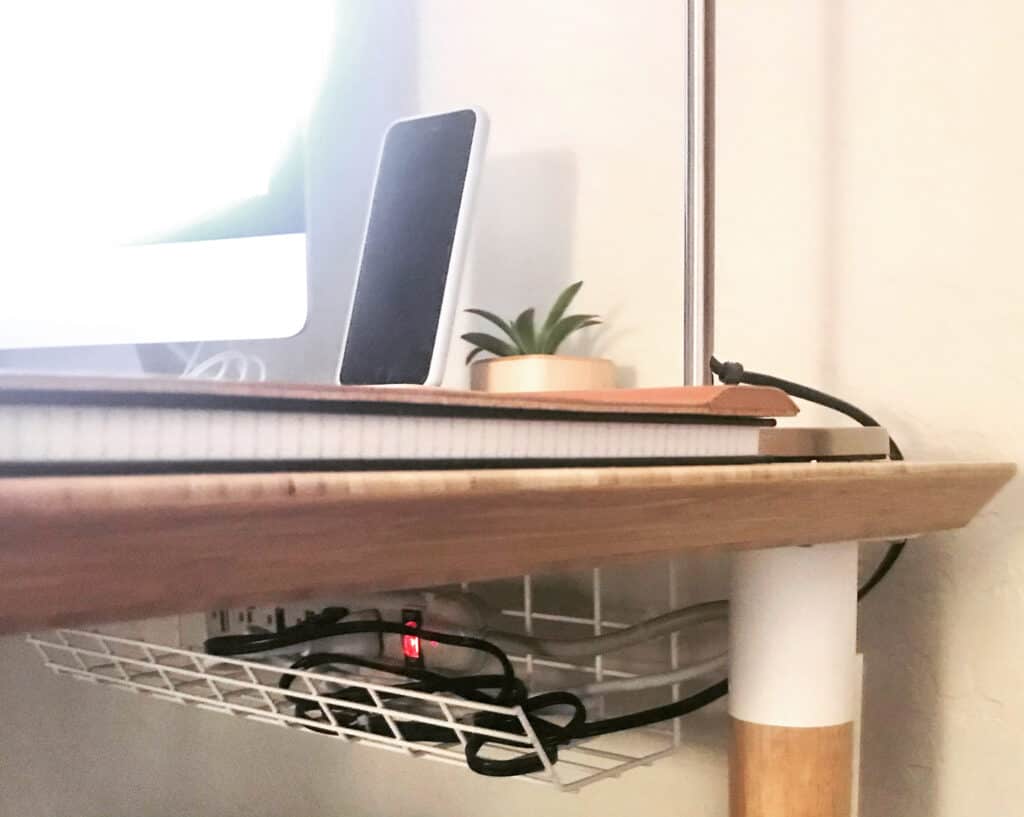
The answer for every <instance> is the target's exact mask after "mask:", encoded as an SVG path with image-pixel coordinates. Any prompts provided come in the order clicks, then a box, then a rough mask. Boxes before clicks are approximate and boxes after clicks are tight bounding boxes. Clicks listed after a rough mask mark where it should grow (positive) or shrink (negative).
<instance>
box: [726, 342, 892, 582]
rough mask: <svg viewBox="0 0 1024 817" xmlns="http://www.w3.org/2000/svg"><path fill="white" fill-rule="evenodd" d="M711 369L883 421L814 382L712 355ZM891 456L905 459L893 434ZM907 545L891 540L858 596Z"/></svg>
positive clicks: (869, 422)
mask: <svg viewBox="0 0 1024 817" xmlns="http://www.w3.org/2000/svg"><path fill="white" fill-rule="evenodd" d="M711 372H712V374H714V375H715V377H717V378H718V379H719V380H721V381H722V382H723V383H725V384H726V385H729V386H735V385H738V384H740V383H745V384H747V385H748V386H772V387H774V388H776V389H781V390H782V391H784V392H785V393H786V394H788V395H789V396H790V397H796V398H798V399H800V400H806V401H807V402H809V403H815V404H817V405H819V406H824V407H825V408H827V409H832V411H838V412H839V413H840V414H845V415H846V416H847V417H849V418H850V419H851V420H854V421H856V422H858V423H860V424H861V425H862V426H871V427H878V426H880V425H881V423H879V422H878V420H876V419H875V418H874V417H872V416H871V415H870V414H868V413H867V412H866V411H864V410H863V409H860V408H857V406H855V405H853V404H852V403H847V402H846V401H845V400H842V399H840V398H839V397H834V396H833V395H831V394H828V393H826V392H823V391H820V390H818V389H812V388H811V387H810V386H805V385H803V384H802V383H794V382H793V381H792V380H785V379H783V378H781V377H775V376H774V375H770V374H762V373H761V372H750V371H747V370H746V369H744V368H743V365H742V364H741V363H733V362H726V363H722V362H721V361H719V360H718V359H717V358H715V357H712V358H711ZM889 459H891V460H897V461H899V460H903V459H904V457H903V451H901V450H900V447H899V446H898V445H897V444H896V441H895V440H894V439H893V438H892V436H891V435H890V436H889ZM906 545H907V540H906V539H900V540H897V541H894V542H891V543H890V544H889V549H888V550H887V551H886V552H885V556H883V557H882V560H881V561H880V562H879V563H878V566H877V567H876V568H875V570H874V572H873V573H872V574H871V575H870V576H869V577H868V579H867V581H865V582H864V584H862V585H861V586H860V589H859V590H858V591H857V599H858V600H859V599H862V598H864V597H865V596H866V595H867V594H868V593H870V592H871V591H872V590H874V589H875V587H877V586H878V583H879V582H881V581H882V579H884V578H885V577H886V576H887V575H888V574H889V571H890V570H892V568H893V565H895V564H896V562H897V560H898V559H899V558H900V554H902V553H903V548H905V547H906Z"/></svg>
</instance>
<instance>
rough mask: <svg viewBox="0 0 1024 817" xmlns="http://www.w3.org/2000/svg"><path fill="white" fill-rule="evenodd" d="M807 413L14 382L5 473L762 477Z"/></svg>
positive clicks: (634, 392)
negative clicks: (525, 470) (642, 469)
mask: <svg viewBox="0 0 1024 817" xmlns="http://www.w3.org/2000/svg"><path fill="white" fill-rule="evenodd" d="M796 411H797V409H796V406H795V405H794V404H793V403H792V401H791V400H790V399H789V397H788V396H786V395H785V394H784V393H782V392H780V391H777V390H775V389H765V388H757V387H750V386H718V387H690V388H684V387H680V388H667V389H616V390H608V391H600V392H574V393H544V394H528V395H523V394H514V395H511V394H509V395H494V394H483V393H477V392H461V391H452V390H442V389H429V388H415V387H410V388H404V387H403V388H388V387H360V386H355V387H344V386H338V387H335V386H300V385H287V384H264V383H260V384H250V383H246V384H240V383H219V382H217V383H211V382H204V381H192V380H162V379H155V378H141V379H131V378H94V377H46V376H29V375H10V376H4V377H0V472H2V473H4V474H7V475H11V474H54V473H162V472H168V471H205V472H210V471H253V470H257V471H258V470H264V471H265V470H327V469H330V470H339V469H352V468H444V467H458V468H470V467H511V466H526V465H531V466H545V465H548V466H556V465H584V464H617V465H620V464H651V463H663V464H669V463H676V464H677V463H689V462H750V461H758V460H760V459H764V458H765V457H764V456H763V455H762V452H761V431H762V430H763V429H764V428H766V427H770V426H772V425H774V419H773V418H774V417H779V416H790V415H793V414H795V413H796Z"/></svg>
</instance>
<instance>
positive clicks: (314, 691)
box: [27, 630, 675, 791]
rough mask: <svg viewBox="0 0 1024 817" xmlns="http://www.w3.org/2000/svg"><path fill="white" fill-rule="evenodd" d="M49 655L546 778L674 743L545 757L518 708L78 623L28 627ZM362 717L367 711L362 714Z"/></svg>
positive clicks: (667, 739) (267, 713)
mask: <svg viewBox="0 0 1024 817" xmlns="http://www.w3.org/2000/svg"><path fill="white" fill-rule="evenodd" d="M27 640H28V642H29V643H30V644H32V645H33V646H34V647H35V648H36V650H37V651H38V652H39V654H40V655H41V656H42V658H43V660H44V662H45V663H46V665H47V666H48V667H49V668H50V669H52V670H54V671H55V672H56V673H58V674H60V675H68V676H71V677H73V678H76V679H78V680H84V681H90V682H93V683H97V684H103V685H108V686H113V687H118V688H121V689H125V690H129V691H132V692H142V693H145V694H147V695H151V696H153V697H156V698H160V699H163V700H168V701H173V702H175V703H180V704H192V705H194V706H198V707H199V708H201V709H206V710H209V711H212V712H222V713H225V714H230V715H240V716H243V717H246V718H250V719H252V720H255V721H260V722H263V723H268V724H274V725H277V726H291V727H298V728H304V729H313V730H315V732H317V733H320V734H322V735H324V736H326V737H332V738H335V739H338V740H342V741H347V742H348V741H350V742H356V743H361V744H364V745H370V746H376V747H377V748H381V749H388V750H390V751H396V752H402V753H405V754H408V755H410V756H414V757H425V758H429V759H431V760H437V761H441V762H445V763H450V764H455V765H458V766H462V767H465V766H466V757H465V750H464V749H465V744H466V741H467V739H469V738H471V737H472V736H474V735H477V736H481V737H486V738H490V739H492V740H491V741H490V742H489V743H488V748H487V755H488V756H489V757H494V758H496V759H504V758H508V757H513V756H516V755H524V754H527V753H536V756H537V757H539V758H540V759H541V761H542V762H543V764H544V769H543V771H541V772H538V773H535V774H532V775H525V776H523V777H522V778H521V779H527V780H534V781H539V782H545V783H548V784H552V785H554V786H556V787H557V788H559V789H561V790H563V791H574V790H577V789H579V788H581V787H582V786H584V785H587V784H588V783H592V782H595V781H597V780H601V779H603V778H606V777H611V776H615V775H618V774H621V773H622V772H624V771H626V770H627V769H630V768H632V767H634V766H638V765H643V764H648V763H651V762H652V761H654V760H656V759H658V758H660V757H662V756H664V755H666V754H669V753H670V752H672V751H673V750H674V744H675V741H674V739H673V734H672V733H671V732H670V731H669V732H665V731H659V730H655V729H640V730H634V732H631V733H630V734H629V735H628V736H625V737H626V739H622V737H623V736H619V738H620V739H618V740H615V741H614V748H611V747H610V746H609V745H608V744H609V743H611V741H609V739H608V738H596V739H593V740H589V741H582V742H579V743H575V744H573V745H571V746H567V747H563V748H561V749H560V750H559V752H558V760H557V763H551V762H550V760H549V759H548V757H547V755H546V753H545V752H544V751H543V749H542V748H541V744H540V741H539V740H538V737H537V735H536V733H535V732H534V730H533V728H532V727H531V724H530V722H529V720H528V719H527V717H526V716H525V714H524V712H523V710H522V708H521V707H519V706H515V707H501V706H493V705H489V704H484V703H477V702H474V701H467V700H464V699H462V698H457V697H452V696H447V695H442V694H428V693H424V692H418V691H415V690H408V689H402V688H399V687H395V686H388V685H386V684H379V683H371V682H368V681H365V680H362V679H359V678H355V677H350V676H339V675H338V674H336V673H331V674H324V673H318V672H310V671H304V670H294V669H289V668H287V667H277V666H273V665H270V664H264V663H257V662H253V661H243V660H238V659H232V658H221V657H216V656H210V655H206V654H205V653H199V652H193V651H190V650H185V649H178V648H172V647H165V646H160V645H156V644H150V643H147V642H145V641H137V640H133V639H128V638H120V637H116V636H111V635H105V634H103V633H96V632H86V631H82V630H57V631H54V632H50V633H45V634H40V635H30V636H28V639H27ZM282 676H294V678H293V679H292V681H291V684H290V688H288V689H283V688H281V687H280V686H279V682H280V681H281V678H282ZM340 687H344V688H345V689H347V690H348V689H352V690H362V691H363V692H365V695H359V696H358V697H359V698H361V699H362V700H364V701H365V703H363V702H359V701H356V700H346V701H344V702H339V700H338V698H337V697H330V693H332V692H335V693H336V692H337V691H338V689H339V688H340ZM296 700H298V701H305V702H308V703H309V704H310V705H311V707H312V708H315V709H316V710H317V712H318V714H319V713H322V715H323V717H318V719H317V720H316V721H315V722H311V721H310V720H309V719H308V718H304V717H297V716H296V715H295V714H293V713H294V711H295V702H296ZM339 708H342V709H344V710H345V711H346V713H348V712H349V711H351V714H352V715H353V716H358V717H359V718H362V719H369V718H377V719H379V721H378V722H383V723H384V724H386V725H387V729H386V730H380V731H381V732H382V733H374V732H370V731H366V729H365V728H360V727H359V725H358V723H354V722H353V721H352V720H351V718H348V719H346V720H347V721H348V725H346V724H345V723H340V722H339V720H338V718H337V717H336V716H335V713H336V712H337V710H338V709H339ZM483 712H487V713H493V714H496V715H504V716H507V717H508V718H510V719H512V721H511V722H512V723H514V724H517V725H518V730H516V729H512V728H510V729H508V730H505V729H492V728H486V727H482V726H477V725H475V724H474V723H473V716H474V715H476V714H478V713H483ZM362 722H363V723H365V722H366V721H365V720H364V721H362ZM408 724H423V725H428V726H433V727H444V728H446V729H448V730H451V733H452V737H453V740H452V741H451V742H449V743H424V742H420V741H416V742H413V741H409V740H405V739H404V738H403V737H402V733H403V731H406V732H408V728H407V725H408Z"/></svg>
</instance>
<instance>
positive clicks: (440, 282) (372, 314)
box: [338, 108, 487, 386]
mask: <svg viewBox="0 0 1024 817" xmlns="http://www.w3.org/2000/svg"><path fill="white" fill-rule="evenodd" d="M486 137H487V118H486V116H485V114H484V113H483V111H481V110H479V109H477V108H465V109H462V110H458V111H450V112H448V113H440V114H434V115H432V116H417V117H413V118H410V119H400V120H398V121H397V122H394V123H393V124H392V125H391V126H390V127H389V128H388V130H387V133H386V134H385V136H384V143H383V145H382V147H381V152H380V159H379V161H378V165H377V176H376V180H375V181H374V186H373V197H372V200H371V203H370V212H369V217H368V219H367V224H366V234H365V237H364V239H363V249H362V255H361V258H360V261H359V271H358V276H357V279H356V286H355V292H354V295H353V299H352V308H351V311H350V314H349V324H348V330H347V332H346V336H345V343H344V346H343V348H342V353H341V362H340V366H339V370H338V379H339V381H340V382H341V383H342V384H343V385H412V384H419V385H427V386H438V385H440V384H441V379H442V377H443V376H444V366H445V360H446V358H447V356H448V344H449V342H450V341H451V333H452V326H453V324H454V320H455V310H456V309H457V306H458V295H459V279H460V273H461V269H462V264H463V259H464V256H465V252H466V245H467V243H468V233H469V222H470V215H471V214H472V211H473V199H474V194H475V191H476V187H477V183H478V180H479V176H480V168H481V165H482V164H483V154H484V148H485V142H486Z"/></svg>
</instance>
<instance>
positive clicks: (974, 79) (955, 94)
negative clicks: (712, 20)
mask: <svg viewBox="0 0 1024 817" xmlns="http://www.w3.org/2000/svg"><path fill="white" fill-rule="evenodd" d="M719 14H720V54H721V86H720V114H721V119H720V130H719V160H720V165H719V174H720V175H719V179H720V187H721V215H722V218H721V222H720V231H719V248H720V255H719V273H720V274H719V295H720V301H719V312H718V317H719V324H718V329H719V335H718V348H719V350H720V351H721V352H722V353H723V354H725V355H729V356H734V357H737V358H742V359H744V360H745V361H746V362H747V363H748V364H749V365H751V366H752V367H755V368H760V369H764V370H776V371H780V372H782V371H784V372H787V373H789V374H790V375H791V376H792V377H794V378H795V379H801V378H806V379H807V380H811V381H813V382H818V383H821V384H823V385H824V386H825V387H826V388H829V389H831V390H834V391H836V392H838V393H840V394H843V395H847V396H849V397H850V398H851V399H853V400H854V401H855V402H857V403H858V404H860V405H862V406H864V407H867V408H869V409H870V410H872V411H873V412H875V413H877V415H878V416H879V418H880V419H881V420H882V422H883V423H885V424H887V425H888V426H889V428H890V429H891V430H892V431H893V432H894V433H895V434H896V435H897V437H898V439H899V440H900V441H901V443H902V444H903V446H904V448H905V450H906V451H907V453H908V455H909V456H911V457H914V458H921V459H984V458H992V459H1004V460H1015V461H1017V462H1020V461H1021V460H1022V459H1024V433H1022V432H1024V420H1022V414H1021V410H1020V409H1021V398H1022V396H1024V389H1022V386H1024V379H1022V377H1021V375H1020V369H1019V360H1018V358H1019V351H1020V348H1021V341H1022V331H1024V282H1022V278H1021V270H1022V266H1024V265H1022V260H1024V259H1022V252H1021V246H1020V236H1021V235H1022V234H1024V215H1022V213H1024V211H1022V209H1021V206H1020V190H1021V186H1022V184H1024V154H1022V152H1021V148H1020V146H1021V144H1024V118H1022V115H1021V110H1020V106H1019V105H1018V104H1017V98H1018V97H1019V95H1020V93H1019V78H1020V76H1021V75H1022V72H1024V52H1022V51H1021V49H1020V45H1019V44H1020V42H1021V38H1022V35H1024V8H1022V7H1021V6H1020V4H1018V3H1011V2H999V1H997V2H989V3H981V4H966V3H959V2H954V1H953V0H903V2H900V3H887V2H882V1H881V0H859V1H858V2H850V0H846V1H845V2H843V1H842V0H838V1H837V0H832V1H831V2H817V3H815V2H809V1H808V0H780V2H775V3H771V4H755V3H737V2H731V1H730V0H722V2H720V3H719ZM1022 491H1024V489H1022V484H1021V482H1020V480H1019V479H1018V480H1017V481H1016V482H1015V483H1013V484H1011V485H1010V487H1009V488H1008V489H1007V490H1006V491H1005V492H1004V494H1003V496H1002V497H1000V498H999V499H998V500H997V501H996V502H995V503H994V504H993V506H992V507H991V508H990V509H989V510H988V511H987V512H986V513H985V514H984V516H983V517H982V518H981V519H980V520H978V522H977V523H975V524H974V525H972V526H971V527H970V528H969V529H968V530H966V531H964V532H962V533H956V534H948V535H942V536H928V537H925V538H924V539H922V540H921V541H919V542H915V543H914V544H912V545H911V547H910V548H909V549H908V551H907V556H906V558H905V561H904V562H902V563H901V564H900V565H899V566H898V567H897V568H896V570H895V572H894V574H893V576H892V578H891V580H890V581H888V582H887V583H886V584H884V585H883V586H882V587H880V588H879V590H878V591H877V594H876V595H874V596H872V597H870V598H869V599H868V600H866V601H865V603H864V605H863V607H862V617H861V647H862V649H863V651H864V653H865V656H866V662H867V664H866V669H867V682H866V683H867V688H866V703H865V717H866V722H865V727H864V728H865V742H864V747H863V758H864V768H863V791H862V800H861V803H862V814H863V815H865V817H889V816H890V815H897V814H898V815H901V817H953V815H964V814H1017V813H1020V812H1021V810H1022V808H1024V777H1022V775H1021V774H1020V770H1021V758H1022V757H1024V693H1022V690H1024V638H1022V636H1021V622H1022V621H1024V511H1022V510H1021V508H1022V503H1021V499H1022Z"/></svg>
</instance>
